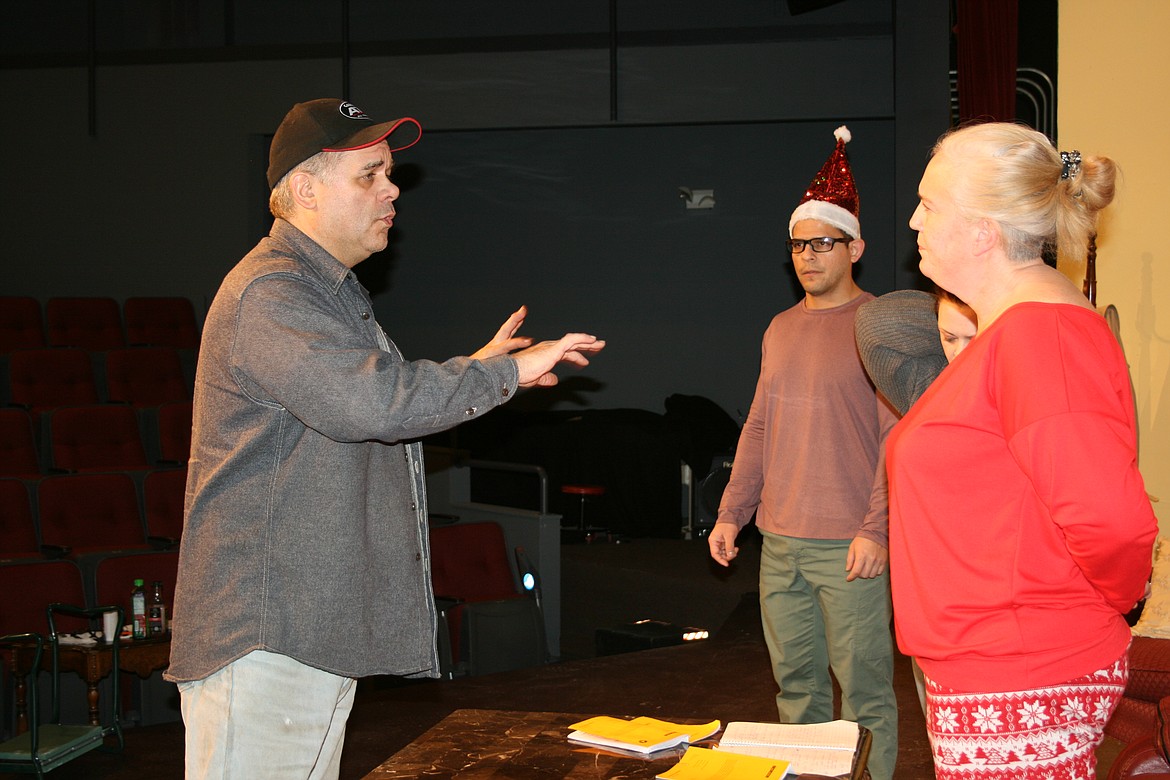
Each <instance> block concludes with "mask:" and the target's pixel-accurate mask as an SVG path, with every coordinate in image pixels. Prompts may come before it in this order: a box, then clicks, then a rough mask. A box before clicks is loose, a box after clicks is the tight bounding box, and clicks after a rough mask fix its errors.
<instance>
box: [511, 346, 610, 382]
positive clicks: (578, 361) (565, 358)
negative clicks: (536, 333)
mask: <svg viewBox="0 0 1170 780" xmlns="http://www.w3.org/2000/svg"><path fill="white" fill-rule="evenodd" d="M604 347H605V342H604V341H602V340H601V339H599V338H597V337H596V336H590V335H589V334H588V333H566V334H565V335H564V336H561V337H560V338H559V339H557V340H556V341H542V342H540V343H539V344H535V345H533V346H531V347H529V348H528V349H523V350H521V351H519V352H517V353H516V354H514V355H512V357H513V358H514V359H515V360H516V367H517V368H518V369H519V372H520V380H519V385H520V386H521V387H551V386H552V385H555V384H556V383H557V375H556V374H554V373H552V370H553V368H554V367H555V366H556V365H557V364H558V363H572V364H573V365H575V366H587V365H589V359H588V358H587V357H585V355H586V354H591V353H594V352H600V351H601V350H602V349H603V348H604Z"/></svg>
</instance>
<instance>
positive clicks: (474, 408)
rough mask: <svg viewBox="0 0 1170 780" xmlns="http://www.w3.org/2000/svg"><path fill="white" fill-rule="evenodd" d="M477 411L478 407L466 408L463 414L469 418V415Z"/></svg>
mask: <svg viewBox="0 0 1170 780" xmlns="http://www.w3.org/2000/svg"><path fill="white" fill-rule="evenodd" d="M478 411H479V407H477V406H469V407H467V409H466V410H465V411H464V412H463V413H464V414H466V415H467V416H468V417H470V416H471V415H473V414H475V413H476V412H478Z"/></svg>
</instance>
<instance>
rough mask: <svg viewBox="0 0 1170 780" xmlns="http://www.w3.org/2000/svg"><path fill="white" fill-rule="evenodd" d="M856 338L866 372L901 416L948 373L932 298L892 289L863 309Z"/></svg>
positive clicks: (857, 320)
mask: <svg viewBox="0 0 1170 780" xmlns="http://www.w3.org/2000/svg"><path fill="white" fill-rule="evenodd" d="M854 334H855V336H856V337H857V350H858V352H859V353H860V354H861V362H862V364H863V365H864V366H865V370H866V372H867V373H868V374H869V377H870V379H871V380H873V383H874V386H875V387H877V389H878V391H879V392H880V393H881V394H882V395H884V396H885V397H886V398H887V399H888V400H889V402H890V403H891V404H893V406H894V408H895V409H897V410H898V413H899V414H905V413H906V412H907V410H909V409H910V406H911V405H912V404H913V403H914V402H915V401H917V400H918V396H920V395H922V393H923V391H925V390H926V388H927V387H929V386H930V383H931V382H933V381H934V378H935V377H937V376H938V375H939V373H940V372H941V371H942V370H943V369H944V368H946V365H947V358H946V355H944V354H943V351H942V343H941V342H940V341H939V335H938V314H937V313H936V311H935V298H934V296H933V295H931V294H930V293H927V292H923V291H921V290H896V291H894V292H892V293H886V294H885V295H882V296H881V297H879V298H875V299H874V300H872V301H869V302H867V303H865V304H862V306H861V308H860V309H858V310H857V319H856V321H855V323H854Z"/></svg>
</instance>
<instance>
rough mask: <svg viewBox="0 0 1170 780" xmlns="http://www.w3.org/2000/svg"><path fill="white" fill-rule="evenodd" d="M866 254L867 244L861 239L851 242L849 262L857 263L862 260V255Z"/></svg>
mask: <svg viewBox="0 0 1170 780" xmlns="http://www.w3.org/2000/svg"><path fill="white" fill-rule="evenodd" d="M864 252H865V242H864V241H862V240H861V239H860V238H855V239H853V240H852V241H850V242H849V262H850V263H856V262H857V261H858V260H860V259H861V255H862V253H864Z"/></svg>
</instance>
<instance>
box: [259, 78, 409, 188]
mask: <svg viewBox="0 0 1170 780" xmlns="http://www.w3.org/2000/svg"><path fill="white" fill-rule="evenodd" d="M399 130H401V132H398V131H399ZM412 131H413V132H412ZM390 136H394V138H393V139H390ZM420 138H422V126H421V125H419V123H418V120H416V119H414V118H412V117H408V116H407V117H403V118H402V119H395V120H394V121H393V122H380V123H376V122H374V120H372V119H370V117H368V116H367V115H366V112H365V111H362V110H361V109H360V108H358V107H357V106H355V105H354V104H353V103H350V102H349V101H347V100H339V99H337V98H320V99H318V100H310V101H308V102H306V103H297V104H296V105H295V106H293V107H292V110H291V111H289V112H288V114H286V115H285V117H284V121H283V122H281V123H280V127H278V128H277V129H276V135H274V136H273V137H272V146H271V147H270V148H269V151H268V187H269V188H270V189H271V188H275V187H276V184H277V182H279V181H280V180H281V179H282V178H284V176H285V174H287V173H288V172H289V171H291V170H292V169H293V168H295V167H296V166H297V165H299V164H300V163H303V162H304V161H305V160H307V159H309V158H310V157H312V156H313V155H315V154H317V153H318V152H348V151H353V150H355V149H365V148H367V147H370V146H373V145H374V144H377V143H380V142H382V141H388V144H389V147H390V151H391V152H399V151H402V150H403V149H408V148H410V147H411V146H414V145H415V144H416V143H418V142H419V139H420Z"/></svg>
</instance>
